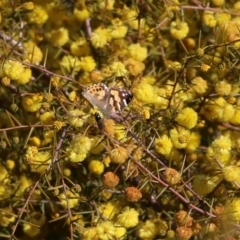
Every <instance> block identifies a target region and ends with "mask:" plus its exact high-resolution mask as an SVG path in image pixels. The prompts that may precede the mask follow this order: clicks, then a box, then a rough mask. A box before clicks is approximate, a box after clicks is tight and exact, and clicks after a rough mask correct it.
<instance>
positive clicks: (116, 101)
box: [82, 83, 133, 118]
mask: <svg viewBox="0 0 240 240" xmlns="http://www.w3.org/2000/svg"><path fill="white" fill-rule="evenodd" d="M82 95H83V96H84V97H85V98H86V99H87V100H88V101H89V102H90V103H91V104H92V105H93V106H97V108H98V109H99V110H100V111H101V112H102V113H103V115H104V117H106V118H118V117H120V115H119V114H120V113H121V111H122V109H123V108H124V107H126V106H127V105H128V104H129V103H130V102H131V100H132V98H133V94H132V93H131V91H130V90H128V89H121V88H117V87H110V88H109V87H107V86H106V85H105V84H103V83H99V84H94V85H92V86H90V87H88V88H86V89H85V90H84V91H83V92H82Z"/></svg>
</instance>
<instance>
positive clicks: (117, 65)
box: [110, 61, 128, 77]
mask: <svg viewBox="0 0 240 240" xmlns="http://www.w3.org/2000/svg"><path fill="white" fill-rule="evenodd" d="M110 69H111V72H112V74H113V75H114V76H115V77H122V76H126V75H127V74H128V71H127V70H126V68H125V65H124V64H123V63H121V62H120V61H117V62H113V63H112V64H111V65H110Z"/></svg>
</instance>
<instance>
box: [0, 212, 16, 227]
mask: <svg viewBox="0 0 240 240" xmlns="http://www.w3.org/2000/svg"><path fill="white" fill-rule="evenodd" d="M14 215H15V214H14V213H13V211H12V210H10V209H8V208H2V209H1V211H0V226H1V227H8V226H9V224H11V223H14V222H15V219H16V217H15V216H14Z"/></svg>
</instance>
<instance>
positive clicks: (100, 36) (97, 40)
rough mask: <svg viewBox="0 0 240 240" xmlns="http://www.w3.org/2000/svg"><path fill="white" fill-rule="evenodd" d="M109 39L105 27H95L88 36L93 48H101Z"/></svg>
mask: <svg viewBox="0 0 240 240" xmlns="http://www.w3.org/2000/svg"><path fill="white" fill-rule="evenodd" d="M110 40H111V36H110V34H109V32H108V30H107V29H105V28H101V27H99V28H97V29H96V30H95V31H94V32H93V33H92V36H91V38H90V41H91V42H92V45H93V46H94V47H95V48H103V47H104V46H106V45H107V44H108V42H109V41H110Z"/></svg>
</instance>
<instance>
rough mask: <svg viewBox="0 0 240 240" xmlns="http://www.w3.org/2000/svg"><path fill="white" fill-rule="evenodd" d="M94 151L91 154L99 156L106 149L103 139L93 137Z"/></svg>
mask: <svg viewBox="0 0 240 240" xmlns="http://www.w3.org/2000/svg"><path fill="white" fill-rule="evenodd" d="M91 141H92V149H91V151H90V153H91V154H99V153H101V152H102V151H103V150H104V149H105V147H106V146H105V144H104V142H103V141H102V138H99V137H92V138H91Z"/></svg>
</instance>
